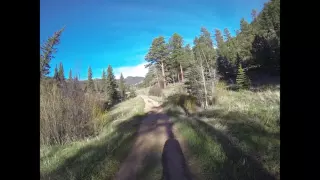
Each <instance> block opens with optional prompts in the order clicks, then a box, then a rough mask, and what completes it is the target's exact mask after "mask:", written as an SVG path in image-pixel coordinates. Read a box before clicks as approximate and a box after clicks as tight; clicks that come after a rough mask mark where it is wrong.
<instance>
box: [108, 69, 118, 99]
mask: <svg viewBox="0 0 320 180" xmlns="http://www.w3.org/2000/svg"><path fill="white" fill-rule="evenodd" d="M116 88H117V83H116V79H115V77H114V74H113V72H112V67H111V66H110V65H109V66H108V70H107V80H106V94H107V97H108V100H109V102H110V104H114V103H116V102H117V100H118V93H117V89H116Z"/></svg>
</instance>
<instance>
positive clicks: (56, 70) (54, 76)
mask: <svg viewBox="0 0 320 180" xmlns="http://www.w3.org/2000/svg"><path fill="white" fill-rule="evenodd" d="M53 79H55V80H57V81H58V80H59V75H58V67H57V65H56V67H55V68H54V75H53Z"/></svg>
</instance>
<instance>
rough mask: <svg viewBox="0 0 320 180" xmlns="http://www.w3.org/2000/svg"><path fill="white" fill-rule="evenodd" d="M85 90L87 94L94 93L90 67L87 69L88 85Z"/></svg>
mask: <svg viewBox="0 0 320 180" xmlns="http://www.w3.org/2000/svg"><path fill="white" fill-rule="evenodd" d="M87 90H88V91H89V92H93V91H94V82H93V79H92V70H91V67H90V66H89V68H88V85H87Z"/></svg>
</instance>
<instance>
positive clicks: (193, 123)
mask: <svg viewBox="0 0 320 180" xmlns="http://www.w3.org/2000/svg"><path fill="white" fill-rule="evenodd" d="M217 98H218V100H217V104H216V105H215V106H214V107H211V108H209V109H207V110H203V111H201V112H197V113H194V114H192V115H190V116H186V115H185V113H184V111H183V110H182V108H181V107H178V106H175V107H174V106H173V105H172V104H170V103H167V104H168V107H165V110H166V111H167V112H168V114H169V115H170V116H171V118H172V119H173V120H174V122H175V126H176V127H177V128H178V132H179V133H180V134H181V135H182V136H183V137H184V138H185V139H186V141H187V146H188V149H189V151H190V152H189V153H190V155H188V156H190V158H191V159H193V162H190V161H189V165H190V166H191V167H192V166H199V167H200V168H199V169H200V171H201V172H199V173H200V175H198V176H199V177H202V178H201V179H234V180H235V179H243V180H244V179H262V180H263V179H280V92H279V90H264V91H261V92H251V91H240V92H236V91H227V90H225V89H223V88H218V89H217ZM194 162H196V163H197V164H196V165H194V164H193V165H192V163H194Z"/></svg>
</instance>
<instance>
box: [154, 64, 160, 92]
mask: <svg viewBox="0 0 320 180" xmlns="http://www.w3.org/2000/svg"><path fill="white" fill-rule="evenodd" d="M155 70H156V71H155V72H156V75H157V81H158V86H159V88H160V87H161V86H160V82H159V77H158V70H157V67H155Z"/></svg>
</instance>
